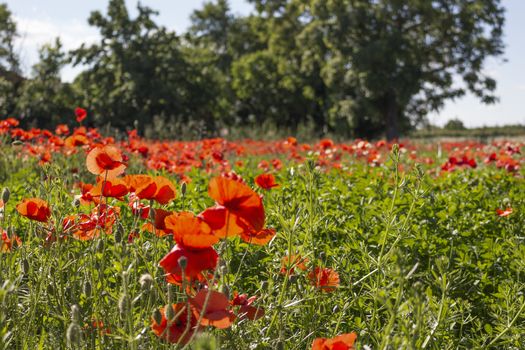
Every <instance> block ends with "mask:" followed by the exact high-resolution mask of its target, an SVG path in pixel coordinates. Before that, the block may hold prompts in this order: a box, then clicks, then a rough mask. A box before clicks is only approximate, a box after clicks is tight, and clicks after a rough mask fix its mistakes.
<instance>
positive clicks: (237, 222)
mask: <svg viewBox="0 0 525 350" xmlns="http://www.w3.org/2000/svg"><path fill="white" fill-rule="evenodd" d="M75 117H76V118H75ZM86 118H89V116H88V115H87V113H86V111H85V110H83V109H81V108H77V110H76V111H75V114H74V115H72V120H73V123H71V124H70V125H65V124H61V125H57V126H56V129H55V130H44V129H21V128H19V127H18V121H17V120H16V119H13V118H9V119H5V120H2V121H0V138H1V140H0V152H1V155H2V156H1V158H0V184H1V187H2V188H3V191H2V198H1V202H0V208H1V209H0V210H1V218H0V225H1V240H0V244H1V249H0V251H1V253H0V349H135V350H138V349H195V350H197V349H312V350H327V349H332V350H344V349H523V348H524V345H523V344H525V296H524V294H523V292H524V290H525V273H524V271H525V270H524V269H525V245H524V244H523V241H524V239H525V235H524V233H523V227H524V220H525V215H524V212H523V209H524V208H525V186H524V183H523V181H524V178H523V170H522V166H521V165H522V163H523V161H524V157H523V155H522V153H521V150H522V148H523V144H522V143H520V142H507V141H497V142H492V143H479V142H468V141H463V142H436V143H415V142H410V141H409V140H407V141H403V140H401V141H399V142H395V143H387V142H385V141H377V142H367V141H364V140H355V141H352V142H347V143H338V142H335V141H333V140H330V139H323V140H320V141H316V142H313V143H303V142H301V140H297V139H295V138H293V137H289V138H287V139H285V140H277V141H261V140H259V141H256V140H238V141H228V140H226V139H220V138H215V139H203V140H200V141H172V140H155V139H145V138H142V137H139V136H138V134H137V132H136V130H130V131H128V132H127V133H126V134H123V135H106V134H104V135H103V133H102V131H100V130H97V129H93V128H88V127H85V126H83V123H85V119H86Z"/></svg>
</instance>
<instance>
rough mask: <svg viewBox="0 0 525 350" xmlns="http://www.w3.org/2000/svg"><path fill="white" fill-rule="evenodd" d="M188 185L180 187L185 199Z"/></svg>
mask: <svg viewBox="0 0 525 350" xmlns="http://www.w3.org/2000/svg"><path fill="white" fill-rule="evenodd" d="M186 187H187V185H186V183H185V182H183V183H182V185H181V186H180V193H181V194H182V196H183V197H184V196H185V195H186Z"/></svg>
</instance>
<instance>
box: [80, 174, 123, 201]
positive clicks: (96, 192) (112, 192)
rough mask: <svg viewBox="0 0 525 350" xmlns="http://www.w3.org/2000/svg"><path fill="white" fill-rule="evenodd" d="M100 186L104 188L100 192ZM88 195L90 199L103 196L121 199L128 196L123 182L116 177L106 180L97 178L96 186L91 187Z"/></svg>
mask: <svg viewBox="0 0 525 350" xmlns="http://www.w3.org/2000/svg"><path fill="white" fill-rule="evenodd" d="M102 186H104V190H102ZM89 193H90V195H91V197H100V196H104V197H112V198H121V197H123V196H125V195H126V194H128V185H127V184H126V183H125V182H124V180H122V179H120V178H117V177H111V178H107V179H103V178H102V177H99V178H98V179H97V184H96V186H95V187H93V188H92V189H91V190H90V191H89Z"/></svg>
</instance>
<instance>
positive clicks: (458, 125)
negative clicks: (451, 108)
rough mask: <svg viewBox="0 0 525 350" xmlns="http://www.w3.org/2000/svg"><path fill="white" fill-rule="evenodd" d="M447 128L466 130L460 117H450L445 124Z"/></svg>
mask: <svg viewBox="0 0 525 350" xmlns="http://www.w3.org/2000/svg"><path fill="white" fill-rule="evenodd" d="M444 129H446V130H465V129H466V128H465V125H464V124H463V122H462V121H461V120H459V119H458V118H453V119H450V120H449V121H448V122H447V123H446V124H445V126H444Z"/></svg>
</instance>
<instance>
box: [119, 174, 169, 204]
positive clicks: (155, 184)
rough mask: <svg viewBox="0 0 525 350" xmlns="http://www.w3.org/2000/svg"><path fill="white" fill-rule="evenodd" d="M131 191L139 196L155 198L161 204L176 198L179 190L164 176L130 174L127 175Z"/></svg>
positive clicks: (141, 197)
mask: <svg viewBox="0 0 525 350" xmlns="http://www.w3.org/2000/svg"><path fill="white" fill-rule="evenodd" d="M126 181H127V182H128V184H129V187H130V191H134V192H135V194H136V195H137V197H138V198H140V199H149V200H155V201H157V202H158V203H159V204H167V203H169V202H170V201H171V200H173V199H175V197H176V195H177V190H176V188H175V185H173V183H172V182H171V181H170V180H169V179H167V178H165V177H163V176H155V177H152V176H149V175H129V176H126Z"/></svg>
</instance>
